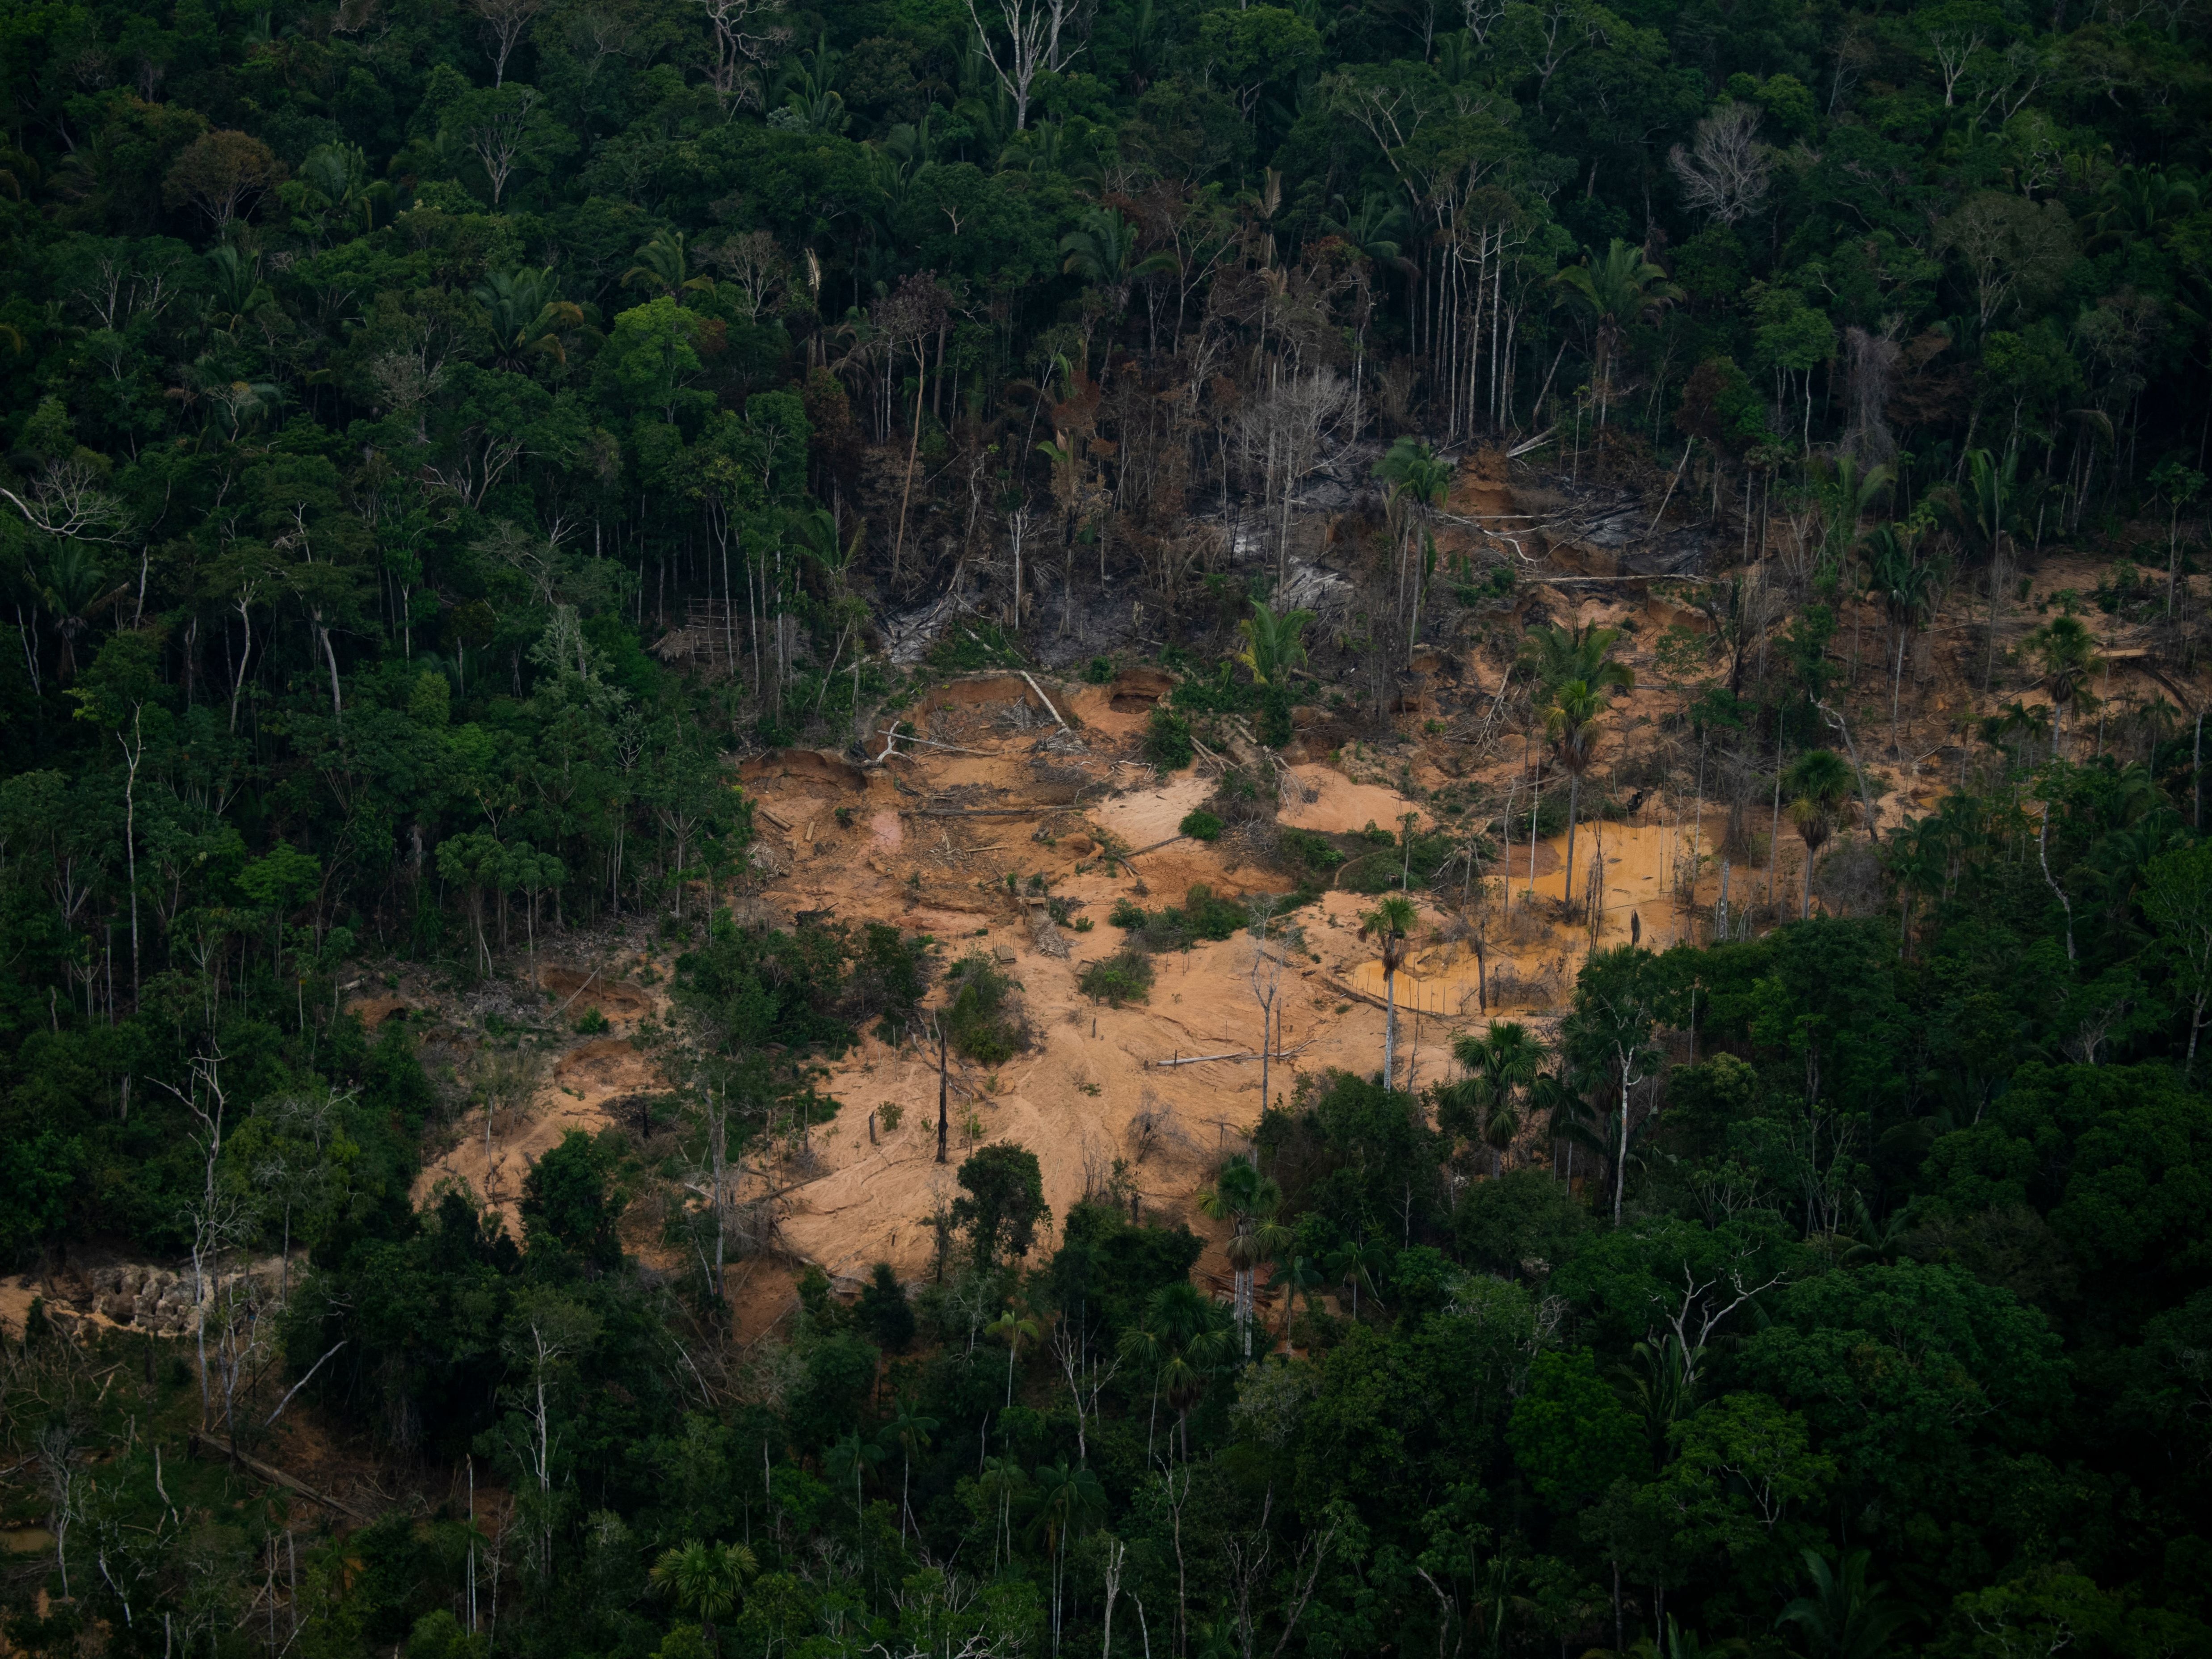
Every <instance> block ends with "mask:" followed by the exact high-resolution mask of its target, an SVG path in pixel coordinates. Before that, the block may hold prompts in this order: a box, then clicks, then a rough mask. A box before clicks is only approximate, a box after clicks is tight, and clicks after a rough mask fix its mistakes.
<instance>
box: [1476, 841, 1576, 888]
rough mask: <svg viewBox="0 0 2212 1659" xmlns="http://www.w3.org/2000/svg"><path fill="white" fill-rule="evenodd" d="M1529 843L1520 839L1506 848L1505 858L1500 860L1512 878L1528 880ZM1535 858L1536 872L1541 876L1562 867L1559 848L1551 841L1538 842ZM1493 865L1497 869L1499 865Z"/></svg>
mask: <svg viewBox="0 0 2212 1659" xmlns="http://www.w3.org/2000/svg"><path fill="white" fill-rule="evenodd" d="M1528 856H1529V855H1528V842H1526V841H1519V842H1515V843H1514V844H1513V845H1512V846H1511V847H1510V848H1507V849H1506V854H1505V856H1504V859H1502V860H1499V862H1500V863H1501V864H1503V866H1504V870H1505V873H1506V874H1507V875H1508V876H1509V877H1510V878H1512V879H1514V880H1516V881H1526V880H1528ZM1535 858H1536V873H1537V874H1538V875H1540V876H1548V875H1550V874H1551V873H1552V872H1553V871H1555V870H1557V869H1559V867H1560V864H1561V860H1560V858H1559V849H1558V848H1554V847H1553V845H1552V844H1551V843H1550V842H1542V841H1540V842H1537V843H1536V852H1535ZM1496 867H1498V866H1492V868H1493V869H1495V868H1496Z"/></svg>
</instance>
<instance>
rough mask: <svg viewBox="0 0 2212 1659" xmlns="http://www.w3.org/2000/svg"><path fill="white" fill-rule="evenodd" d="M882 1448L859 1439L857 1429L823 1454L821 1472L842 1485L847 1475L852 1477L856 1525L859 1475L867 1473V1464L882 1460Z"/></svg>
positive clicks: (857, 1520)
mask: <svg viewBox="0 0 2212 1659" xmlns="http://www.w3.org/2000/svg"><path fill="white" fill-rule="evenodd" d="M883 1457H884V1453H883V1449H882V1448H881V1447H878V1446H872V1445H870V1444H869V1443H867V1442H866V1441H865V1440H863V1439H861V1438H860V1431H859V1430H858V1429H855V1430H854V1431H852V1433H850V1434H848V1435H847V1436H846V1437H844V1438H843V1439H842V1440H840V1441H838V1442H837V1443H835V1444H834V1445H832V1446H831V1447H830V1448H829V1451H828V1452H826V1453H825V1454H824V1455H823V1459H822V1468H823V1474H827V1475H828V1476H829V1479H830V1480H831V1481H832V1482H834V1483H835V1484H836V1485H838V1486H842V1485H844V1484H845V1479H846V1477H847V1476H848V1475H849V1476H851V1477H852V1481H853V1520H854V1524H856V1525H857V1524H858V1523H859V1522H860V1515H861V1510H860V1477H861V1476H862V1475H864V1474H866V1473H867V1468H868V1465H869V1464H871V1463H879V1462H882V1461H883Z"/></svg>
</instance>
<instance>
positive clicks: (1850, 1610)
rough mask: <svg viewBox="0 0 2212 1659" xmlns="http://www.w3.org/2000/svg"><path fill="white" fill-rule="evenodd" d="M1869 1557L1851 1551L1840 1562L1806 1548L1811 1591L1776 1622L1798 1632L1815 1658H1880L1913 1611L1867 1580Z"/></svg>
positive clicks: (1886, 1586) (1864, 1552)
mask: <svg viewBox="0 0 2212 1659" xmlns="http://www.w3.org/2000/svg"><path fill="white" fill-rule="evenodd" d="M1872 1560H1873V1557H1872V1555H1871V1554H1870V1553H1869V1552H1868V1551H1865V1550H1852V1551H1851V1552H1850V1553H1848V1554H1846V1555H1845V1556H1844V1558H1843V1559H1842V1561H1841V1562H1840V1563H1835V1562H1831V1561H1830V1560H1829V1559H1828V1558H1827V1557H1826V1556H1825V1555H1822V1554H1821V1553H1820V1552H1819V1551H1818V1550H1807V1551H1806V1552H1805V1571H1807V1573H1808V1574H1809V1575H1810V1576H1811V1577H1812V1580H1813V1594H1812V1595H1801V1596H1799V1597H1798V1598H1797V1599H1796V1601H1792V1602H1791V1603H1790V1605H1789V1606H1788V1607H1784V1608H1783V1609H1782V1616H1781V1617H1780V1618H1779V1619H1778V1620H1775V1623H1777V1624H1778V1625H1796V1626H1797V1627H1798V1628H1799V1629H1800V1630H1801V1631H1802V1632H1804V1634H1805V1637H1806V1638H1807V1640H1806V1644H1807V1646H1808V1647H1809V1648H1811V1649H1812V1650H1813V1659H1879V1656H1880V1655H1881V1653H1883V1652H1884V1651H1885V1650H1887V1648H1888V1646H1889V1638H1891V1637H1892V1636H1893V1635H1895V1634H1896V1633H1897V1631H1898V1629H1899V1626H1903V1625H1905V1624H1906V1623H1907V1622H1908V1621H1910V1620H1911V1617H1912V1613H1911V1610H1910V1609H1909V1608H1907V1607H1904V1606H1902V1605H1901V1604H1899V1603H1898V1602H1896V1601H1891V1600H1890V1599H1889V1598H1888V1597H1887V1596H1886V1595H1883V1594H1882V1592H1883V1591H1884V1590H1886V1589H1888V1588H1889V1586H1888V1585H1887V1584H1869V1583H1867V1570H1868V1567H1869V1564H1870V1563H1871V1562H1872Z"/></svg>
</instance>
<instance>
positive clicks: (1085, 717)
mask: <svg viewBox="0 0 2212 1659" xmlns="http://www.w3.org/2000/svg"><path fill="white" fill-rule="evenodd" d="M1150 707H1151V705H1150V704H1147V705H1146V709H1149V708H1150ZM1060 712H1061V713H1062V714H1066V716H1067V717H1068V719H1069V720H1073V721H1076V722H1078V723H1079V724H1080V725H1081V726H1082V727H1083V728H1084V730H1085V732H1086V733H1088V732H1097V733H1098V734H1100V735H1101V736H1103V737H1109V738H1131V737H1134V736H1136V735H1137V734H1138V733H1139V732H1142V731H1143V730H1144V729H1145V723H1146V718H1147V715H1146V713H1145V712H1143V711H1136V710H1130V711H1125V710H1122V709H1119V708H1115V706H1114V693H1113V688H1112V687H1110V686H1104V685H1086V686H1085V687H1083V689H1082V690H1079V691H1076V692H1073V693H1072V694H1071V695H1070V696H1069V697H1068V701H1067V707H1066V708H1064V709H1062V710H1061V711H1060Z"/></svg>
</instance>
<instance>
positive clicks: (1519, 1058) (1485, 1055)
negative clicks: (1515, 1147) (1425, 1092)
mask: <svg viewBox="0 0 2212 1659" xmlns="http://www.w3.org/2000/svg"><path fill="white" fill-rule="evenodd" d="M1452 1057H1453V1058H1454V1059H1455V1060H1458V1061H1459V1063H1460V1065H1461V1066H1462V1067H1464V1068H1465V1069H1466V1072H1467V1076H1466V1077H1464V1078H1463V1079H1461V1080H1460V1081H1459V1082H1457V1083H1455V1084H1450V1085H1446V1088H1445V1090H1444V1091H1443V1095H1444V1097H1445V1102H1444V1103H1445V1109H1446V1110H1447V1111H1448V1112H1451V1113H1453V1114H1454V1115H1460V1116H1462V1117H1463V1118H1464V1120H1465V1121H1468V1123H1469V1124H1471V1126H1472V1127H1473V1128H1474V1134H1475V1138H1476V1139H1480V1140H1481V1141H1482V1142H1483V1144H1484V1145H1486V1146H1488V1147H1489V1148H1490V1149H1491V1173H1492V1174H1493V1175H1495V1174H1497V1173H1498V1171H1499V1170H1501V1169H1502V1168H1503V1167H1504V1153H1505V1149H1506V1148H1507V1147H1509V1146H1511V1145H1512V1144H1513V1138H1514V1137H1515V1136H1516V1135H1517V1134H1518V1133H1520V1132H1521V1111H1520V1103H1521V1097H1522V1096H1523V1095H1524V1094H1525V1093H1526V1092H1527V1091H1528V1090H1529V1089H1530V1088H1532V1087H1533V1086H1534V1084H1535V1081H1536V1074H1537V1073H1538V1071H1539V1070H1540V1069H1541V1067H1542V1066H1543V1063H1544V1045H1543V1044H1542V1043H1541V1042H1539V1041H1538V1040H1537V1039H1536V1038H1535V1037H1534V1036H1533V1035H1531V1034H1530V1032H1529V1030H1528V1027H1527V1026H1525V1025H1522V1024H1518V1023H1517V1022H1516V1021H1513V1020H1510V1019H1507V1020H1494V1021H1492V1024H1491V1027H1490V1030H1489V1031H1488V1032H1487V1033H1486V1034H1485V1035H1484V1036H1475V1035H1474V1032H1472V1031H1462V1033H1461V1034H1460V1035H1459V1036H1457V1037H1455V1038H1454V1039H1453V1042H1452Z"/></svg>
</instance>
